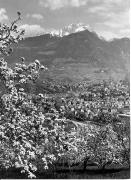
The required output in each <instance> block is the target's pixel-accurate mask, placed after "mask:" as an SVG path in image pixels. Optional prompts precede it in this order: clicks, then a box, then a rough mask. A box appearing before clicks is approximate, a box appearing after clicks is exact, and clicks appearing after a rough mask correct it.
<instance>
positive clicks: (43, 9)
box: [0, 0, 130, 40]
mask: <svg viewBox="0 0 131 180" xmlns="http://www.w3.org/2000/svg"><path fill="white" fill-rule="evenodd" d="M129 7H130V0H0V22H1V23H9V22H11V21H12V20H14V19H15V18H16V17H17V11H20V12H21V14H22V20H21V22H19V27H20V28H23V29H25V31H26V34H25V35H26V36H36V35H39V34H43V33H45V32H46V31H50V30H53V29H60V28H63V27H64V26H67V25H69V24H71V23H84V24H85V25H89V27H90V28H91V29H92V30H93V31H95V32H96V33H97V34H99V35H100V36H103V37H104V38H105V39H107V40H110V39H112V38H121V37H129V32H130V26H129Z"/></svg>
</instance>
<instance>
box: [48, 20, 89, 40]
mask: <svg viewBox="0 0 131 180" xmlns="http://www.w3.org/2000/svg"><path fill="white" fill-rule="evenodd" d="M85 30H89V31H92V29H91V27H90V26H89V25H85V24H84V23H78V24H70V25H69V26H65V27H64V28H62V29H60V30H53V31H51V32H50V34H51V35H52V36H58V37H63V36H68V35H69V34H72V33H77V32H81V31H85Z"/></svg>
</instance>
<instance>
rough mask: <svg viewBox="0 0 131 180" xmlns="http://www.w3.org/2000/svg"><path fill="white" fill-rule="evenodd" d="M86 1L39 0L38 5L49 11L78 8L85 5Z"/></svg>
mask: <svg viewBox="0 0 131 180" xmlns="http://www.w3.org/2000/svg"><path fill="white" fill-rule="evenodd" d="M87 1H88V0H39V4H40V5H41V6H43V7H45V8H49V9H51V10H56V9H60V8H63V7H80V6H84V5H86V3H87Z"/></svg>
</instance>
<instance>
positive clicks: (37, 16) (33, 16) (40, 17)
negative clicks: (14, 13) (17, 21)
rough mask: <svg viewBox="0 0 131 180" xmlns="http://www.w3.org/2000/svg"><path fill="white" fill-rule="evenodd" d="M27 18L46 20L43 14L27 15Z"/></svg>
mask: <svg viewBox="0 0 131 180" xmlns="http://www.w3.org/2000/svg"><path fill="white" fill-rule="evenodd" d="M27 18H34V19H36V20H43V19H44V17H43V15H42V14H27Z"/></svg>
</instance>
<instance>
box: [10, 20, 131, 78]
mask: <svg viewBox="0 0 131 180" xmlns="http://www.w3.org/2000/svg"><path fill="white" fill-rule="evenodd" d="M20 57H25V58H26V61H27V63H29V62H33V61H34V60H35V59H39V60H40V61H41V63H42V64H43V65H45V66H47V67H48V71H47V72H43V73H42V75H41V79H42V80H43V79H45V78H46V79H47V78H48V79H55V80H58V81H81V80H87V81H98V80H102V79H109V78H113V79H115V80H118V79H124V78H129V72H130V39H129V38H126V37H125V38H121V39H113V40H110V41H107V40H105V39H104V38H102V37H99V36H98V35H97V34H96V33H95V32H94V31H92V30H91V28H90V27H89V26H88V25H87V26H86V25H84V24H82V23H79V24H71V25H69V26H67V27H64V28H63V29H60V30H58V31H52V32H50V33H47V34H43V35H40V36H36V37H28V38H25V39H24V40H22V41H20V43H19V45H18V46H14V51H13V53H12V54H11V55H10V56H9V57H7V61H8V62H9V64H11V65H14V63H16V62H18V61H19V58H20Z"/></svg>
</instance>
